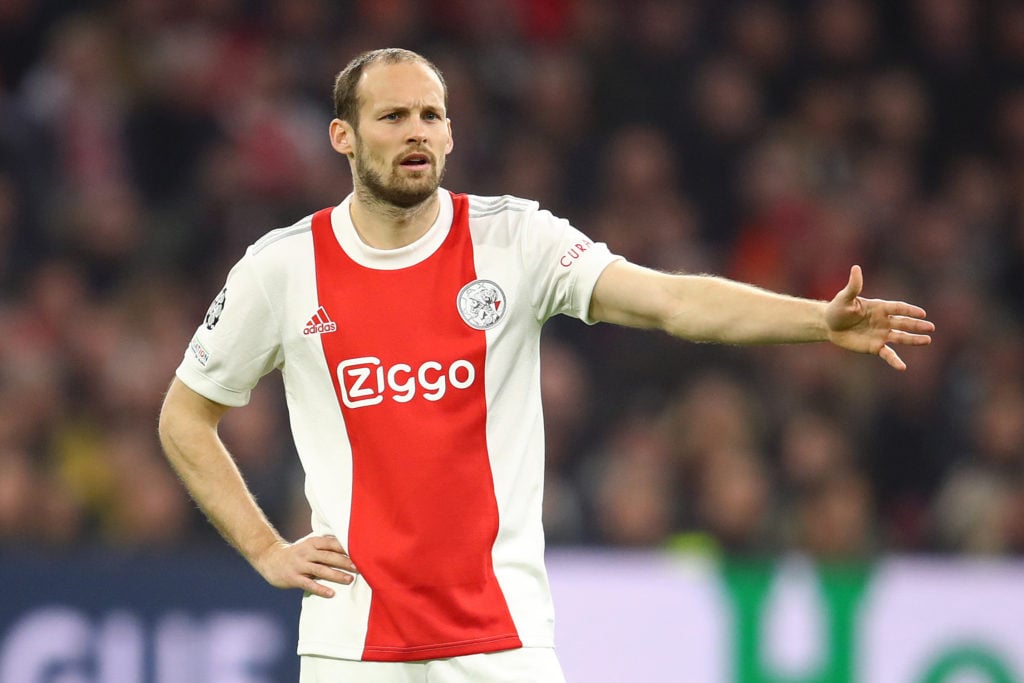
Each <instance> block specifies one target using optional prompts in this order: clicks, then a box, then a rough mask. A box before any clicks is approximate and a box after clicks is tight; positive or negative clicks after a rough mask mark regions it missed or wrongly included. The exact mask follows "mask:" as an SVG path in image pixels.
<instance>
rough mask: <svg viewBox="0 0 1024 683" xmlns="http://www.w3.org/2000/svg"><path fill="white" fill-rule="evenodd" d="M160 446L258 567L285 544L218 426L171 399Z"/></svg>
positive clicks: (213, 520) (162, 421) (226, 534)
mask: <svg viewBox="0 0 1024 683" xmlns="http://www.w3.org/2000/svg"><path fill="white" fill-rule="evenodd" d="M173 391H174V388H173V387H172V392H173ZM160 441H161V443H162V444H163V447H164V452H165V453H166V455H167V459H168V461H169V462H170V463H171V466H172V467H173V468H174V470H175V471H176V472H177V473H178V476H179V477H180V478H181V480H182V482H183V483H184V484H185V487H186V488H187V489H188V491H189V493H190V494H191V495H192V498H193V499H194V500H195V501H196V503H197V504H198V505H199V507H200V509H202V511H203V512H204V513H205V514H206V516H207V518H208V519H209V520H210V522H211V523H212V524H213V525H214V526H215V527H216V528H217V530H218V531H219V532H220V533H221V535H223V536H224V538H225V539H226V540H227V541H228V542H229V543H230V544H231V545H232V546H234V547H235V548H236V549H237V550H238V551H239V552H240V553H241V554H242V555H243V556H244V557H245V558H246V559H247V560H249V562H250V563H252V564H253V565H254V566H255V565H256V560H257V558H258V557H259V556H260V554H261V553H263V552H264V551H266V550H267V549H268V548H269V547H270V546H272V545H274V544H276V543H281V542H283V541H282V539H281V537H280V535H279V534H278V533H277V532H276V531H275V530H274V528H273V526H271V524H270V523H269V521H268V520H267V518H266V516H265V515H264V513H263V511H262V510H261V509H260V507H259V506H258V505H257V504H256V501H255V499H254V498H253V496H252V494H251V493H250V492H249V489H248V487H247V486H246V485H245V482H244V480H243V479H242V475H241V473H240V472H239V470H238V468H237V467H236V465H235V463H234V460H233V459H232V458H231V456H230V454H229V453H228V451H227V449H226V448H225V447H224V444H223V443H222V442H221V440H220V438H219V437H218V436H217V431H216V423H213V424H210V423H209V421H208V420H203V419H198V418H197V417H196V415H195V413H190V412H189V411H186V410H183V409H182V408H181V406H179V405H178V404H177V403H176V401H175V399H174V397H173V396H171V395H169V400H168V402H167V403H165V406H164V410H163V412H162V413H161V418H160Z"/></svg>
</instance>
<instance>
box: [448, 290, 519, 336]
mask: <svg viewBox="0 0 1024 683" xmlns="http://www.w3.org/2000/svg"><path fill="white" fill-rule="evenodd" d="M456 303H457V305H458V307H459V315H461V316H462V319H463V320H464V321H465V323H466V324H467V325H469V326H470V327H472V328H473V329H474V330H489V329H491V328H492V327H494V326H495V325H497V324H498V323H500V322H501V321H502V319H503V318H504V317H505V310H506V309H507V308H508V306H507V305H506V304H507V302H506V301H505V292H503V291H501V287H499V286H498V285H497V284H495V283H493V282H491V281H490V280H473V281H472V282H470V283H468V284H467V285H466V286H465V287H463V288H462V289H461V290H459V296H458V299H457V300H456Z"/></svg>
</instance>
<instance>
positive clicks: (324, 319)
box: [302, 306, 338, 334]
mask: <svg viewBox="0 0 1024 683" xmlns="http://www.w3.org/2000/svg"><path fill="white" fill-rule="evenodd" d="M337 329H338V325H337V324H336V323H335V322H334V321H333V320H331V317H330V316H329V315H327V311H325V310H324V307H323V306H321V307H320V308H318V309H316V313H315V314H314V315H313V317H312V318H310V319H309V320H308V321H307V322H306V326H305V327H304V328H303V329H302V334H328V333H329V332H334V331H335V330H337Z"/></svg>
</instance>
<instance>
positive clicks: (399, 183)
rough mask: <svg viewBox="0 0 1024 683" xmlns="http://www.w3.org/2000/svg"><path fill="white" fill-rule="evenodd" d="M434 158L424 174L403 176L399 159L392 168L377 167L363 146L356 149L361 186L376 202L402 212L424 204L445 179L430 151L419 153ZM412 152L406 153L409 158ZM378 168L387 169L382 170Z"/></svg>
mask: <svg viewBox="0 0 1024 683" xmlns="http://www.w3.org/2000/svg"><path fill="white" fill-rule="evenodd" d="M415 151H416V152H417V153H421V154H424V155H425V156H427V157H428V158H429V159H430V165H429V166H428V167H427V168H426V169H425V170H423V171H420V172H418V173H416V174H413V175H411V176H408V177H402V176H400V175H399V172H398V169H399V167H400V164H399V161H398V158H396V159H395V160H394V161H392V162H391V164H390V166H389V167H388V166H386V164H384V163H380V164H374V163H373V161H374V160H373V159H372V158H371V157H370V156H369V155H367V154H365V153H364V152H363V145H361V144H360V145H358V146H357V147H356V154H355V171H356V177H357V178H358V179H359V183H360V185H362V188H363V189H364V190H365V192H366V193H367V194H368V195H369V198H370V199H371V200H373V201H376V202H380V203H382V204H389V205H391V206H394V207H397V208H399V209H411V208H413V207H414V206H417V205H419V204H422V203H423V202H424V201H426V200H427V199H429V198H430V197H432V196H433V195H434V193H436V192H437V188H439V187H440V186H441V178H443V177H444V167H443V166H442V167H440V169H439V168H438V165H437V161H436V159H435V158H434V155H433V154H431V153H430V152H428V151H426V150H415ZM408 153H409V152H408V151H406V152H403V153H402V155H401V156H405V155H406V154H408ZM378 167H385V168H386V170H385V171H379V170H378Z"/></svg>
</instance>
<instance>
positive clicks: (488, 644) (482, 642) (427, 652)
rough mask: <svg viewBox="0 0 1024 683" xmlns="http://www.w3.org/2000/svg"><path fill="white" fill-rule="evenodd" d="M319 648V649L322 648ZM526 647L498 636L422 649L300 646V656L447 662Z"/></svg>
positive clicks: (513, 637) (508, 638) (517, 641)
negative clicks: (468, 656) (466, 656)
mask: <svg viewBox="0 0 1024 683" xmlns="http://www.w3.org/2000/svg"><path fill="white" fill-rule="evenodd" d="M318 645H319V647H318ZM521 647H523V642H522V641H521V640H520V639H519V637H518V636H516V635H504V636H495V637H492V638H482V639H478V640H465V641H459V642H455V643H442V644H438V645H420V646H414V647H387V646H369V645H368V646H366V647H364V648H363V649H361V650H353V649H352V648H338V647H336V646H334V647H332V646H329V645H326V644H319V643H318V644H310V645H308V646H305V645H303V643H299V648H298V654H299V655H300V656H302V655H317V656H324V657H336V658H338V659H356V660H360V661H364V662H417V661H422V660H427V659H444V658H447V657H462V656H464V655H476V654H486V653H489V652H501V651H503V650H516V649H519V648H521Z"/></svg>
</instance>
